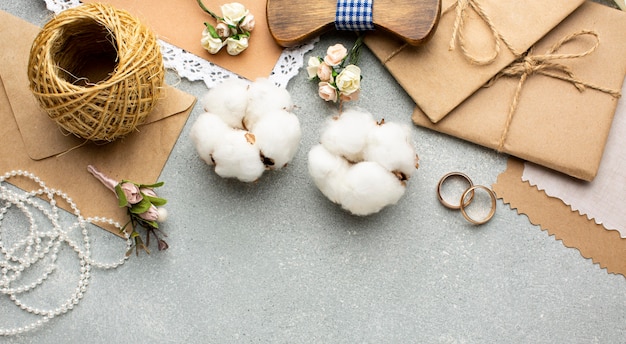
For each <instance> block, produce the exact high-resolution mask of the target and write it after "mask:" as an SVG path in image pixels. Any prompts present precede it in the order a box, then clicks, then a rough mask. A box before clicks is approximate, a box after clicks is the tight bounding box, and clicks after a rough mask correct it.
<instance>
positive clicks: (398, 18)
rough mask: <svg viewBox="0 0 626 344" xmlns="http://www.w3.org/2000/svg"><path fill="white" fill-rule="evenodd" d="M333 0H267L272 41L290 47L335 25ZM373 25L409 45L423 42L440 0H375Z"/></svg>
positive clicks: (432, 28)
mask: <svg viewBox="0 0 626 344" xmlns="http://www.w3.org/2000/svg"><path fill="white" fill-rule="evenodd" d="M336 8H337V0H311V1H306V2H304V3H302V2H300V1H294V0H267V23H268V26H269V30H270V33H271V34H272V37H274V40H275V41H276V42H277V43H278V44H279V45H281V46H283V47H291V46H294V45H297V44H300V43H303V42H305V41H308V40H310V39H311V38H313V37H316V36H319V35H320V34H322V33H324V32H326V31H329V30H331V29H333V28H334V27H335V10H336ZM372 13H373V16H372V19H373V22H374V27H375V28H376V29H380V30H382V31H385V32H388V33H390V34H392V35H394V36H397V37H398V38H400V39H402V40H403V41H405V42H406V43H408V44H410V45H420V44H422V43H424V42H426V41H427V40H428V39H429V38H430V37H431V36H432V34H433V33H434V32H435V28H436V26H437V24H438V22H439V16H440V14H441V0H405V1H399V0H395V1H394V0H375V1H374V2H373V6H372Z"/></svg>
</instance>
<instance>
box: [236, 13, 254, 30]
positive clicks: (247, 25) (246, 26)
mask: <svg viewBox="0 0 626 344" xmlns="http://www.w3.org/2000/svg"><path fill="white" fill-rule="evenodd" d="M255 24H256V22H255V21H254V15H252V14H250V13H248V15H246V17H245V18H243V21H242V22H241V24H240V25H239V28H240V29H242V30H243V31H247V32H250V31H252V30H254V25H255Z"/></svg>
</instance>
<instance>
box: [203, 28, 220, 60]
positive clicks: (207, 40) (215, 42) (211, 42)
mask: <svg viewBox="0 0 626 344" xmlns="http://www.w3.org/2000/svg"><path fill="white" fill-rule="evenodd" d="M200 44H202V47H203V48H204V49H206V50H207V51H208V52H209V53H210V54H217V53H218V52H219V51H220V49H222V47H223V46H224V42H222V40H221V39H220V38H219V37H213V35H212V33H211V31H210V29H209V28H208V27H205V28H204V30H203V31H202V38H201V39H200Z"/></svg>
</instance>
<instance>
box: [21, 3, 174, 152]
mask: <svg viewBox="0 0 626 344" xmlns="http://www.w3.org/2000/svg"><path fill="white" fill-rule="evenodd" d="M28 77H29V80H30V88H31V91H32V92H33V94H34V95H35V98H37V100H38V102H39V104H40V105H41V107H42V108H43V109H44V110H45V111H46V112H47V114H48V115H49V116H50V118H51V119H52V120H53V121H55V122H56V123H57V124H58V125H59V126H60V127H61V128H63V129H65V130H66V131H68V132H70V133H72V134H74V135H76V136H79V137H81V138H84V139H87V140H92V141H113V140H115V139H117V138H120V137H122V136H124V135H126V134H128V133H130V132H131V131H133V130H134V129H135V128H136V127H137V125H139V124H141V123H142V122H143V121H144V120H145V118H146V116H147V115H148V114H149V113H150V111H151V110H152V109H153V107H154V106H155V104H156V102H157V100H158V98H159V96H160V94H161V90H162V86H163V82H164V77H165V71H164V68H163V58H162V55H161V51H160V48H159V45H158V41H157V39H156V36H155V35H154V34H153V33H152V32H151V31H150V30H149V29H148V28H147V27H146V26H145V25H143V24H142V23H141V22H140V21H139V20H138V19H137V18H135V17H133V16H132V15H131V14H130V13H128V12H126V11H124V10H119V9H116V8H114V7H111V6H109V5H103V4H85V5H81V6H78V7H75V8H72V9H68V10H65V11H64V12H61V13H60V14H59V15H57V16H56V17H54V18H53V19H52V20H50V21H49V22H48V23H47V24H46V25H45V26H44V27H43V28H42V30H41V31H40V33H39V34H38V35H37V37H36V38H35V40H34V42H33V45H32V48H31V51H30V58H29V62H28Z"/></svg>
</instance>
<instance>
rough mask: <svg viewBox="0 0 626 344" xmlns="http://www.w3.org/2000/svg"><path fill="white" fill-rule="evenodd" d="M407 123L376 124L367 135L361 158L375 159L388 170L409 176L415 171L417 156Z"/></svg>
mask: <svg viewBox="0 0 626 344" xmlns="http://www.w3.org/2000/svg"><path fill="white" fill-rule="evenodd" d="M410 140H411V133H410V129H409V127H408V126H407V125H402V124H398V123H394V122H388V123H384V124H382V125H376V126H375V127H374V128H372V130H370V132H369V134H368V136H367V143H366V147H365V149H364V150H363V159H364V160H367V161H375V162H377V163H379V164H380V165H381V166H383V167H384V168H386V169H387V170H389V171H394V172H397V173H400V174H402V175H403V176H404V177H406V178H409V177H411V175H412V174H413V172H415V165H416V163H417V161H416V159H417V156H416V155H415V149H414V148H413V145H412V144H411V142H410Z"/></svg>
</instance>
